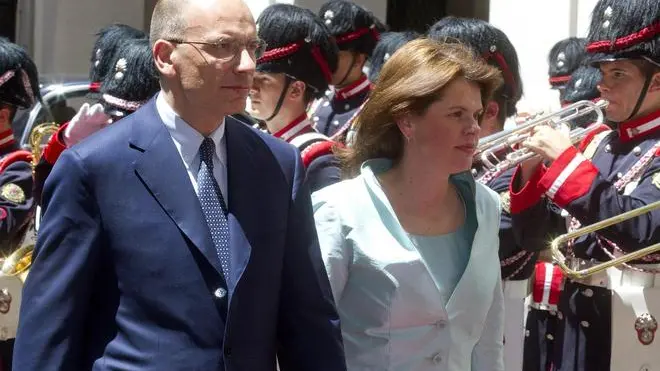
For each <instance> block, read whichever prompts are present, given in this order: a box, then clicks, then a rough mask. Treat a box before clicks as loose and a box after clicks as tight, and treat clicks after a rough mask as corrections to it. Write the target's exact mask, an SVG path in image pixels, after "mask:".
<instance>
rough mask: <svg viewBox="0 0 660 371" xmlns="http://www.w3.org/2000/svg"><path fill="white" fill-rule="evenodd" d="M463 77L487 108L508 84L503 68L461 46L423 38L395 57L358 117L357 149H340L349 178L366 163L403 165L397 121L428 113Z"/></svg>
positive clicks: (382, 74)
mask: <svg viewBox="0 0 660 371" xmlns="http://www.w3.org/2000/svg"><path fill="white" fill-rule="evenodd" d="M459 77H463V78H465V79H467V80H469V81H472V82H475V83H477V84H478V85H479V87H480V90H481V100H482V102H483V104H484V106H485V104H486V102H487V101H488V100H489V99H490V97H491V96H492V94H493V92H494V91H495V90H496V89H497V88H498V87H499V86H500V85H501V84H502V77H501V75H500V72H499V70H498V69H497V68H495V67H492V66H489V65H488V64H487V63H486V62H484V61H483V60H482V59H480V58H479V57H477V56H476V55H474V54H473V52H471V51H470V49H468V48H467V47H465V46H463V45H461V44H459V43H443V42H439V41H435V40H431V39H428V38H422V39H417V40H413V41H411V42H409V43H407V44H406V45H404V46H403V47H401V48H400V49H399V50H398V51H397V52H396V53H394V55H392V57H391V58H390V59H389V60H388V61H387V63H385V65H384V66H383V69H382V70H381V73H380V75H379V77H378V80H377V81H376V86H375V88H374V90H373V91H372V92H371V95H370V97H369V100H368V101H367V102H366V103H365V105H364V107H363V108H362V111H361V112H360V113H359V114H358V116H357V117H356V119H355V124H354V125H355V128H356V129H355V130H356V131H355V137H354V138H353V145H352V147H349V148H338V149H336V153H337V156H338V157H339V158H340V160H341V162H342V166H343V172H344V176H346V177H352V176H355V175H357V174H358V173H359V171H360V166H361V165H362V163H363V162H364V161H366V160H369V159H373V158H379V157H384V158H389V159H391V160H393V161H394V163H397V162H398V161H399V160H400V158H401V155H402V154H403V147H404V138H403V134H402V133H401V131H400V130H399V127H398V126H397V124H396V119H397V118H399V117H401V116H403V115H406V114H414V115H423V114H424V113H425V112H426V110H427V109H428V107H429V106H430V105H431V104H432V103H433V102H435V101H437V100H439V99H441V97H442V92H443V90H444V88H445V86H447V85H448V84H449V83H450V82H451V81H453V80H454V79H456V78H459Z"/></svg>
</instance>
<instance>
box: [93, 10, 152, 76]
mask: <svg viewBox="0 0 660 371" xmlns="http://www.w3.org/2000/svg"><path fill="white" fill-rule="evenodd" d="M96 36H97V39H96V41H95V42H94V49H93V50H92V55H91V58H90V62H91V67H90V70H89V79H90V81H92V82H102V81H103V80H104V79H105V75H106V74H107V73H108V71H110V70H111V69H112V62H113V60H114V56H115V53H116V51H117V47H118V46H119V44H120V43H121V42H123V41H124V40H128V39H143V38H147V35H146V34H145V33H144V32H142V31H140V30H138V29H136V28H133V27H131V26H128V25H125V24H118V23H117V24H113V25H110V26H107V27H104V28H102V29H101V30H100V31H99V32H98V33H97V34H96Z"/></svg>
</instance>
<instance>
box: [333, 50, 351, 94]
mask: <svg viewBox="0 0 660 371" xmlns="http://www.w3.org/2000/svg"><path fill="white" fill-rule="evenodd" d="M355 58H356V57H355V52H353V53H351V65H350V66H349V67H348V70H346V74H345V75H344V78H342V79H341V81H340V82H338V83H337V85H335V86H341V85H342V84H343V83H345V82H346V80H347V79H348V76H349V75H350V74H351V71H353V67H355Z"/></svg>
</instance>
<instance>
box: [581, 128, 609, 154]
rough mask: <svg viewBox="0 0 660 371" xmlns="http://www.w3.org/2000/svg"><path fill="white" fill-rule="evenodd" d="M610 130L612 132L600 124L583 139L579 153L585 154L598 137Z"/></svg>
mask: <svg viewBox="0 0 660 371" xmlns="http://www.w3.org/2000/svg"><path fill="white" fill-rule="evenodd" d="M592 125H595V124H592ZM608 130H610V128H609V127H608V126H607V125H605V124H599V125H598V127H597V128H595V129H593V130H592V131H590V132H589V133H588V134H587V135H586V136H585V137H584V138H582V141H580V144H578V151H580V152H584V151H585V150H586V149H587V147H588V146H589V143H591V141H592V140H594V138H595V137H596V135H598V134H600V133H602V132H604V131H608Z"/></svg>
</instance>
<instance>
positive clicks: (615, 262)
mask: <svg viewBox="0 0 660 371" xmlns="http://www.w3.org/2000/svg"><path fill="white" fill-rule="evenodd" d="M657 209H660V201H656V202H653V203H651V204H648V205H645V206H642V207H639V208H637V209H634V210H631V211H628V212H625V213H623V214H620V215H617V216H614V217H611V218H608V219H605V220H602V221H600V222H598V223H594V224H591V225H588V226H584V227H582V228H580V229H578V230H576V231H574V232H570V233H566V234H563V235H561V236H559V237H557V238H555V239H554V240H552V243H551V245H550V251H552V257H553V258H554V260H555V263H556V264H557V265H558V266H559V268H560V269H561V270H562V271H563V272H564V274H565V275H566V276H567V277H569V278H572V279H580V278H585V277H587V276H590V275H593V274H596V273H600V272H602V271H604V270H606V269H607V268H611V267H616V266H619V265H621V264H625V263H627V262H629V261H632V260H637V259H641V258H643V257H645V256H647V255H650V254H654V253H656V252H659V251H660V242H658V243H655V244H653V245H651V246H648V247H645V248H643V249H641V250H638V251H635V252H631V253H629V254H625V255H623V256H620V257H617V258H615V259H612V260H608V261H606V262H602V263H600V264H597V265H594V266H592V267H589V268H587V269H582V270H574V269H572V268H570V267H569V266H568V265H567V264H566V257H565V256H564V254H562V252H561V251H560V248H561V247H563V246H564V245H565V244H567V243H568V242H569V241H571V240H572V239H574V238H577V237H581V236H584V235H587V234H589V233H593V232H596V231H599V230H601V229H604V228H607V227H609V226H612V225H614V224H618V223H621V222H624V221H626V220H628V219H632V218H635V217H638V216H640V215H642V214H646V213H648V212H651V211H654V210H657Z"/></svg>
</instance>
